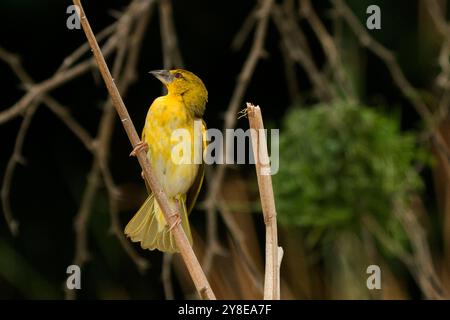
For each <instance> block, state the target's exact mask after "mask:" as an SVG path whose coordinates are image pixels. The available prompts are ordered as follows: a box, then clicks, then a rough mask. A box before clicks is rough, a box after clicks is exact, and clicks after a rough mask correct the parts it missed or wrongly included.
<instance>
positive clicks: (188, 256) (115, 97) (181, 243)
mask: <svg viewBox="0 0 450 320" xmlns="http://www.w3.org/2000/svg"><path fill="white" fill-rule="evenodd" d="M73 3H74V4H75V5H77V6H78V7H79V8H80V21H81V25H82V27H83V30H84V32H85V34H86V37H87V39H88V41H89V44H90V46H91V49H92V51H93V54H94V56H95V59H96V61H97V64H98V67H99V70H100V73H101V75H102V77H103V80H104V81H105V84H106V87H107V89H108V92H109V95H110V97H111V99H112V102H113V105H114V107H115V109H116V111H117V113H118V114H119V117H120V119H121V121H122V124H123V127H124V129H125V131H126V133H127V135H128V138H129V139H130V142H131V144H132V146H133V147H136V146H137V145H138V144H139V142H140V139H139V135H138V133H137V132H136V129H135V127H134V125H133V123H132V121H131V118H130V115H129V114H128V111H127V109H126V107H125V105H124V103H123V101H122V98H121V96H120V94H119V91H118V90H117V87H116V85H115V83H114V81H113V79H112V76H111V73H110V72H109V69H108V66H107V65H106V62H105V59H104V57H103V55H102V53H101V50H100V47H99V46H98V43H97V41H96V39H95V36H94V34H93V32H92V29H91V27H90V25H89V22H88V20H87V17H86V15H85V13H84V10H83V8H82V6H81V2H80V0H73ZM136 156H137V159H138V161H139V164H140V165H141V167H142V170H143V173H144V177H145V180H146V181H147V183H148V185H149V186H150V188H151V189H152V191H153V194H154V195H155V198H156V200H157V201H158V204H159V206H160V207H161V209H162V211H163V213H164V217H165V218H166V221H167V223H168V224H169V225H172V224H174V223H175V222H176V215H175V213H176V212H174V211H175V210H174V209H175V208H172V207H171V205H170V203H169V201H168V199H167V196H166V195H165V193H164V191H163V190H162V188H161V186H160V184H159V182H158V181H157V179H156V177H155V175H154V173H153V170H152V168H151V166H150V162H149V159H148V158H147V155H146V153H145V151H144V150H139V151H138V152H137V154H136ZM178 214H179V212H178ZM172 233H173V235H174V238H175V241H176V243H177V246H178V248H179V250H180V253H181V256H182V257H183V260H184V262H185V264H186V266H187V268H188V270H189V273H190V275H191V277H192V280H193V281H194V285H195V287H196V289H197V291H198V293H199V295H200V297H202V298H207V299H215V296H214V293H213V292H212V290H211V287H210V285H209V283H208V280H207V279H206V276H205V274H204V273H203V271H202V269H201V266H200V264H199V262H198V260H197V257H196V256H195V254H194V251H193V250H192V247H191V246H190V244H189V242H188V240H187V238H186V234H185V233H184V230H183V229H182V227H181V225H178V226H176V227H175V228H173V229H172Z"/></svg>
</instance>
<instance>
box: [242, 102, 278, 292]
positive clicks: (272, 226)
mask: <svg viewBox="0 0 450 320" xmlns="http://www.w3.org/2000/svg"><path fill="white" fill-rule="evenodd" d="M246 111H247V115H248V121H249V123H250V129H251V138H252V149H253V155H254V158H255V166H256V176H257V178H258V187H259V195H260V198H261V206H262V211H263V214H264V223H265V225H266V271H265V272H266V273H265V279H264V299H265V300H279V299H280V290H279V288H280V264H281V257H282V251H281V250H280V249H279V248H278V232H277V213H276V209H275V199H274V196H273V188H272V176H271V175H270V164H269V154H268V151H267V142H266V137H265V132H264V124H263V120H262V116H261V110H260V108H259V107H258V106H256V107H255V106H254V105H252V104H251V103H247V110H246Z"/></svg>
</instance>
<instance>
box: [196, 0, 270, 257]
mask: <svg viewBox="0 0 450 320" xmlns="http://www.w3.org/2000/svg"><path fill="white" fill-rule="evenodd" d="M272 4H273V0H261V1H260V6H259V8H258V10H257V11H256V12H255V15H256V19H257V22H256V23H257V25H256V30H255V35H254V38H253V43H252V47H251V49H250V53H249V55H248V56H247V59H246V60H245V62H244V65H243V67H242V70H241V72H240V73H239V76H238V80H237V83H236V86H235V88H234V91H233V95H232V97H231V100H230V103H229V105H228V109H227V112H226V114H225V124H224V129H230V128H234V127H235V125H236V119H237V112H238V109H239V106H240V104H241V103H242V99H243V97H244V94H245V91H246V90H247V87H248V85H249V83H250V79H251V77H252V75H253V73H254V71H255V68H256V65H257V63H258V61H259V60H260V59H261V58H262V57H263V56H264V41H265V38H266V34H267V27H268V23H269V17H270V9H271V7H272ZM225 170H226V165H221V166H219V167H218V168H217V169H216V170H215V172H214V175H213V177H212V178H211V181H212V183H211V185H210V187H209V188H208V194H207V197H206V200H205V204H206V209H207V214H208V217H213V215H214V214H215V206H216V200H217V197H218V195H219V192H220V188H221V185H222V183H223V179H224V176H225ZM215 247H217V246H215ZM211 251H212V250H209V251H208V250H207V254H209V255H211V253H210V252H211ZM209 259H211V260H212V258H209V257H207V256H206V257H205V260H204V261H208V260H209Z"/></svg>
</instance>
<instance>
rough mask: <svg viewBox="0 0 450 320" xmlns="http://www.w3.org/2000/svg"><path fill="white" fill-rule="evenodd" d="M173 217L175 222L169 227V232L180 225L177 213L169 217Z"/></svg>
mask: <svg viewBox="0 0 450 320" xmlns="http://www.w3.org/2000/svg"><path fill="white" fill-rule="evenodd" d="M173 216H175V217H176V220H175V222H174V223H172V225H171V226H170V227H169V231H172V229H173V228H175V227H177V226H178V225H179V224H180V223H181V218H180V215H179V214H178V213H174V214H173V215H171V217H173Z"/></svg>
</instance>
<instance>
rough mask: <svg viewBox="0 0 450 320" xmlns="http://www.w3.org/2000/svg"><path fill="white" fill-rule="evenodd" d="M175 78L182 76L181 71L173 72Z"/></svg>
mask: <svg viewBox="0 0 450 320" xmlns="http://www.w3.org/2000/svg"><path fill="white" fill-rule="evenodd" d="M174 77H175V78H177V79H179V78H181V77H182V76H181V73H178V72H177V73H175V76H174Z"/></svg>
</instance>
